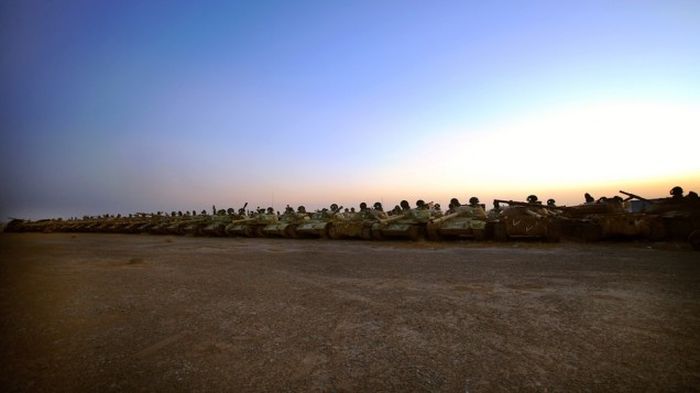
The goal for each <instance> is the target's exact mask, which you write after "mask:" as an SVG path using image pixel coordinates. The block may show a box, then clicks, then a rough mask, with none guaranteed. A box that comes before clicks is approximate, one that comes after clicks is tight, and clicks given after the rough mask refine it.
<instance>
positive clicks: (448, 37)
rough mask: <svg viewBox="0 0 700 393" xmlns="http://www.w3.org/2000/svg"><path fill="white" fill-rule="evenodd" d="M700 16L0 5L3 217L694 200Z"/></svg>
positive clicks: (699, 164)
mask: <svg viewBox="0 0 700 393" xmlns="http://www.w3.org/2000/svg"><path fill="white" fill-rule="evenodd" d="M697 146H700V2H698V1H694V0H691V1H673V0H666V1H610V0H605V1H586V2H580V1H562V0H557V1H487V2H483V1H480V2H476V1H474V2H471V1H454V2H453V1H434V2H425V1H415V2H414V1H361V0H356V1H247V2H236V1H221V2H216V1H213V2H206V1H202V2H194V1H177V0H170V1H162V2H161V1H128V0H125V1H104V2H98V1H89V0H86V1H70V0H67V1H48V0H45V1H35V0H26V1H3V2H0V219H2V220H5V219H7V217H23V218H45V217H57V216H63V217H69V216H82V215H85V214H100V213H122V214H124V213H129V212H136V211H157V210H165V211H170V210H194V209H196V210H201V209H210V208H211V205H212V204H215V205H217V207H224V208H227V207H236V208H237V207H240V206H241V205H242V204H243V203H244V202H249V203H250V206H269V205H272V206H274V207H275V208H277V209H281V208H283V207H284V206H285V205H286V204H288V203H289V204H292V205H295V206H296V205H299V204H304V205H306V207H307V208H312V209H313V208H319V207H323V206H328V205H329V204H330V203H333V202H337V203H339V204H341V205H344V206H346V207H349V206H357V205H358V204H359V203H360V202H361V201H366V202H368V203H372V202H374V201H383V202H384V204H385V205H387V206H389V207H391V206H393V205H395V204H397V203H398V201H400V200H401V199H408V200H409V201H411V202H412V203H413V202H414V201H415V200H416V199H418V198H421V199H424V200H426V201H435V202H440V203H443V204H446V203H447V202H448V201H449V199H450V198H451V197H457V198H459V199H460V200H462V201H463V202H466V201H467V200H468V199H469V197H471V196H477V197H479V198H480V199H481V200H482V202H486V203H490V200H492V199H493V198H501V199H518V200H524V199H525V197H526V196H527V195H529V194H532V193H534V194H536V195H538V196H539V197H540V199H543V200H546V199H548V198H554V199H556V200H557V201H558V202H559V203H561V204H576V203H580V202H582V201H583V193H585V192H591V193H592V194H594V195H595V196H603V195H607V196H612V195H615V194H617V192H618V190H620V189H623V190H626V191H630V192H635V193H637V194H641V195H643V196H646V197H663V196H666V195H667V194H668V190H669V189H670V188H671V187H673V186H675V185H680V186H682V187H684V188H685V189H686V190H695V191H700V154H698V153H697V150H698V148H697Z"/></svg>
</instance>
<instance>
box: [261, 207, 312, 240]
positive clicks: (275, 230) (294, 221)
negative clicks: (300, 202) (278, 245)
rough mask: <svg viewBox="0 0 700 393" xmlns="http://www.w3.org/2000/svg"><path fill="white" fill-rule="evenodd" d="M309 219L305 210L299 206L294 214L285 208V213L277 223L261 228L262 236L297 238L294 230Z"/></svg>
mask: <svg viewBox="0 0 700 393" xmlns="http://www.w3.org/2000/svg"><path fill="white" fill-rule="evenodd" d="M308 219H309V216H308V215H307V214H306V208H305V207H304V206H299V207H298V208H297V211H296V212H295V211H294V209H293V208H291V207H289V206H288V207H287V208H286V209H285V212H284V213H283V214H282V215H281V216H280V217H279V220H278V221H277V222H271V223H269V224H267V225H265V226H264V227H263V228H262V230H261V231H262V234H263V236H267V237H286V238H294V237H297V232H296V229H297V227H298V226H299V225H302V224H304V223H305V222H306V221H307V220H308Z"/></svg>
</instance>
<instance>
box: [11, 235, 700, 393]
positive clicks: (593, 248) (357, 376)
mask: <svg viewBox="0 0 700 393" xmlns="http://www.w3.org/2000/svg"><path fill="white" fill-rule="evenodd" d="M699 284H700V253H698V252H693V251H690V250H688V249H686V248H685V247H684V246H676V245H660V246H653V247H651V248H649V247H648V245H645V244H602V245H601V244H595V245H581V244H558V245H543V244H517V245H513V244H489V243H484V244H471V243H452V244H437V245H436V244H432V243H371V242H350V241H348V242H337V241H336V242H331V241H320V240H309V241H301V240H296V241H295V240H284V239H280V240H265V239H211V238H180V237H157V236H138V235H99V234H92V235H90V234H78V235H71V234H50V235H45V234H0V357H1V358H2V359H1V360H2V361H1V362H0V385H1V386H0V388H1V389H0V390H2V391H5V392H7V391H95V392H108V391H202V392H204V391H370V392H380V391H395V392H414V391H454V392H482V391H484V392H485V391H561V392H569V391H601V392H607V391H634V392H637V391H693V390H697V389H698V388H699V387H700V285H699Z"/></svg>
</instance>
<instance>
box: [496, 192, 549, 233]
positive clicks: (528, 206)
mask: <svg viewBox="0 0 700 393" xmlns="http://www.w3.org/2000/svg"><path fill="white" fill-rule="evenodd" d="M501 204H506V205H507V206H506V207H505V208H501V207H500V205H501ZM494 206H498V208H499V212H498V214H497V215H492V217H493V218H492V219H491V220H490V221H489V223H488V225H489V226H490V227H491V229H490V232H492V233H493V238H494V239H495V240H499V241H506V240H514V239H541V240H545V241H550V242H558V241H559V240H560V238H561V228H560V220H559V219H558V217H557V216H558V215H559V212H558V210H557V209H556V208H555V207H553V206H551V205H550V206H548V205H544V204H542V203H541V202H539V201H538V200H537V197H536V196H534V195H530V196H528V198H527V202H521V201H512V200H504V199H495V200H494Z"/></svg>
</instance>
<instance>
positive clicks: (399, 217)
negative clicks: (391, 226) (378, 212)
mask: <svg viewBox="0 0 700 393" xmlns="http://www.w3.org/2000/svg"><path fill="white" fill-rule="evenodd" d="M401 218H403V214H397V215H395V216H391V217H389V218H380V219H379V222H380V223H382V224H388V223H390V222H394V221H396V220H399V219H401Z"/></svg>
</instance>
